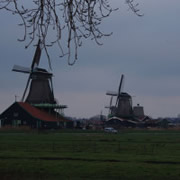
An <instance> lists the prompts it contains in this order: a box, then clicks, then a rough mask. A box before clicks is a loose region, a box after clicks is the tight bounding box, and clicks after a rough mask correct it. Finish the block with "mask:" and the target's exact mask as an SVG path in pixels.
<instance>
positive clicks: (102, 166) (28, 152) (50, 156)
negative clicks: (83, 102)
mask: <svg viewBox="0 0 180 180" xmlns="http://www.w3.org/2000/svg"><path fill="white" fill-rule="evenodd" d="M0 179H1V180H8V179H13V180H17V179H21V180H22V179H33V180H34V179H35V180H36V179H43V180H46V179H48V180H50V179H51V180H53V179H88V180H89V179H98V180H101V179H103V180H104V179H105V180H106V179H107V180H111V179H122V180H126V179H133V180H135V179H143V180H144V179H148V180H149V179H153V180H154V179H163V180H166V179H168V180H171V179H174V180H177V179H180V131H168V130H166V131H165V130H161V131H152V130H146V131H142V130H123V131H120V132H119V133H118V134H107V133H104V132H88V131H77V132H75V131H71V132H70V131H51V132H50V131H44V132H36V131H34V132H31V131H30V132H19V131H14V132H13V131H8V132H7V131H0Z"/></svg>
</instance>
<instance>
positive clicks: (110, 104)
mask: <svg viewBox="0 0 180 180" xmlns="http://www.w3.org/2000/svg"><path fill="white" fill-rule="evenodd" d="M112 101H113V96H111V99H110V103H109V107H110V108H111V106H112Z"/></svg>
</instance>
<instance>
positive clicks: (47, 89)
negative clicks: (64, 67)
mask: <svg viewBox="0 0 180 180" xmlns="http://www.w3.org/2000/svg"><path fill="white" fill-rule="evenodd" d="M41 51H42V48H41V40H39V41H38V44H37V47H36V51H35V54H34V58H33V60H32V64H31V67H30V68H27V67H22V66H18V65H14V67H13V69H12V71H16V72H21V73H26V74H29V77H28V80H27V83H26V86H25V90H24V93H23V96H22V100H21V101H22V102H27V103H29V104H32V105H34V106H36V107H38V108H41V109H43V110H48V111H54V109H62V108H66V106H64V105H62V106H60V105H58V104H57V101H56V100H55V98H54V92H53V83H52V76H53V74H52V73H50V72H48V71H47V70H46V69H43V68H39V62H40V57H41ZM28 88H29V93H28V95H27V96H26V94H27V90H28ZM25 97H26V99H25Z"/></svg>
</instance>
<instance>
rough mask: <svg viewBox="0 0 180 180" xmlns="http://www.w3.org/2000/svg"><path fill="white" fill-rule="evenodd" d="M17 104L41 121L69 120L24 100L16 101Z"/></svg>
mask: <svg viewBox="0 0 180 180" xmlns="http://www.w3.org/2000/svg"><path fill="white" fill-rule="evenodd" d="M18 104H19V105H20V106H21V107H22V108H23V109H24V110H25V111H26V112H28V113H29V114H30V115H31V116H32V117H34V118H37V119H40V120H42V121H48V122H49V121H51V122H57V121H69V120H67V119H65V118H63V117H55V116H53V115H51V114H48V113H47V112H45V111H42V110H39V109H38V108H36V107H34V106H32V105H30V104H29V103H25V102H18Z"/></svg>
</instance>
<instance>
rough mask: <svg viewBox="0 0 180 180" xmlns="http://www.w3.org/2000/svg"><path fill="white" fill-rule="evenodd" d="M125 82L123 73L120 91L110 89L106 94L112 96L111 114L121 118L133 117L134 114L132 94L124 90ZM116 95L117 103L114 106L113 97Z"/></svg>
mask: <svg viewBox="0 0 180 180" xmlns="http://www.w3.org/2000/svg"><path fill="white" fill-rule="evenodd" d="M123 82H124V75H123V74H122V75H121V80H120V84H119V89H118V92H117V93H116V92H110V91H108V92H107V93H106V95H110V96H111V100H110V102H111V103H110V107H109V110H110V116H111V117H112V116H116V117H119V118H131V117H132V116H133V110H132V98H131V96H130V95H129V94H128V93H126V92H122V86H123ZM113 96H116V97H117V98H116V103H115V105H114V106H112V97H113Z"/></svg>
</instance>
